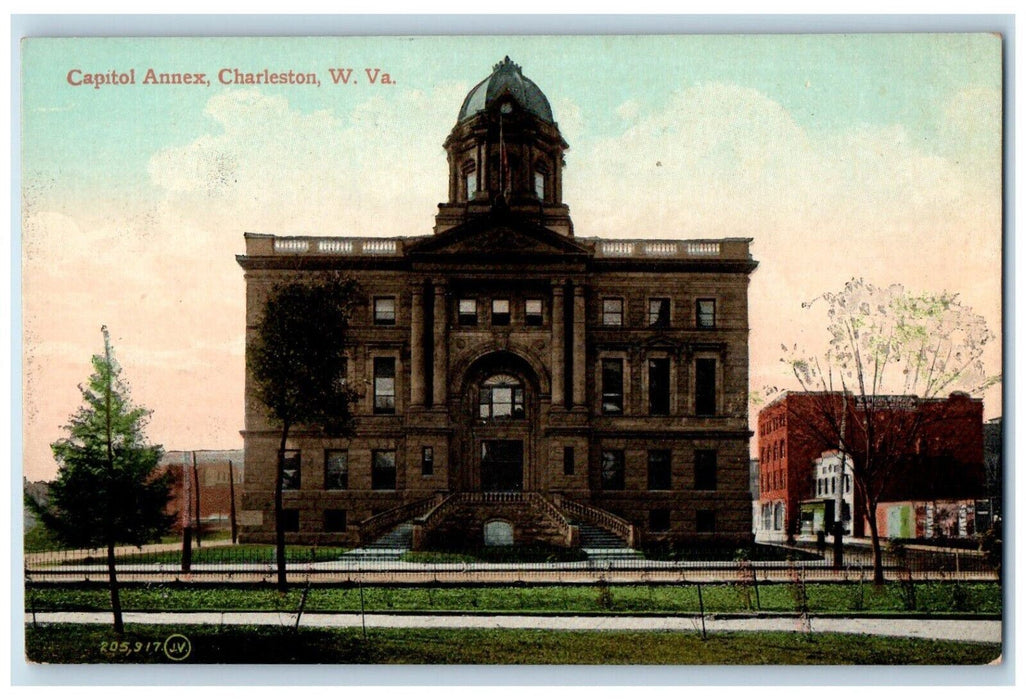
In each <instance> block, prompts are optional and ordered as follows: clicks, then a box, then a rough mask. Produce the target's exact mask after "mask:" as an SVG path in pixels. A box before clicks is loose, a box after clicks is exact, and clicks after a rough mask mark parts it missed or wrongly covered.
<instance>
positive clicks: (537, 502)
mask: <svg viewBox="0 0 1026 700" xmlns="http://www.w3.org/2000/svg"><path fill="white" fill-rule="evenodd" d="M527 500H528V501H529V502H530V503H531V504H532V505H534V506H535V507H537V508H538V509H540V510H541V511H542V514H543V515H547V516H548V517H549V519H550V520H551V521H552V522H553V523H554V524H555V525H556V528H557V529H558V530H559V534H561V535H562V536H563V539H564V541H565V542H566V543H567V546H570V547H572V546H575V545H576V544H577V542H578V541H579V537H580V535H579V534H577V535H576V536H575V532H574V531H575V530H577V528H576V527H575V526H574V525H571V524H570V521H569V520H567V519H566V516H564V515H563V513H562V512H560V510H559V508H557V507H556V506H555V505H554V504H553V503H552V502H551V501H549V500H548V499H547V498H545V497H544V496H542V495H541V494H540V493H536V492H531V493H529V494H527Z"/></svg>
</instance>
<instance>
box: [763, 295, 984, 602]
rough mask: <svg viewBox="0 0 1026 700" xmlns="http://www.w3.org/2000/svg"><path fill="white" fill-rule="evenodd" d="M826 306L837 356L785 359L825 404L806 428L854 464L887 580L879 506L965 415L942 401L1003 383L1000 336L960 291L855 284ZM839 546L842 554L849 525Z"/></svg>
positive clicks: (792, 351)
mask: <svg viewBox="0 0 1026 700" xmlns="http://www.w3.org/2000/svg"><path fill="white" fill-rule="evenodd" d="M820 303H822V304H825V305H826V313H827V332H828V335H829V342H828V345H827V349H826V350H825V351H824V352H822V353H821V354H819V355H813V354H807V353H804V352H803V351H800V350H799V349H798V348H797V346H795V347H792V348H788V347H787V346H784V347H783V350H784V353H785V357H783V358H782V361H783V362H784V363H785V364H786V365H787V366H788V367H789V369H790V370H791V372H792V373H793V375H794V377H795V378H796V379H797V380H798V383H799V385H800V386H801V388H802V390H803V391H805V392H810V394H811V396H812V398H813V400H814V401H815V404H814V405H815V409H814V411H813V413H814V415H813V417H812V418H811V419H809V420H806V421H805V424H804V425H803V426H801V428H800V429H804V432H805V433H806V437H808V438H810V439H816V440H817V441H818V442H820V443H821V444H822V445H823V446H824V449H831V448H838V449H840V450H842V452H844V453H845V454H846V455H848V457H849V458H850V459H849V460H848V464H849V465H850V468H851V473H852V476H853V479H854V482H855V487H856V488H855V493H856V497H857V498H861V501H862V505H863V506H864V508H865V510H866V513H867V514H868V515H869V516H870V517H869V518H868V521H869V525H870V534H871V537H872V542H873V575H874V580H875V581H876V582H882V581H883V562H882V552H881V548H880V534H879V532H878V527H877V523H876V517H875V515H876V506H877V504H878V503H879V502H880V499H881V496H882V495H883V494H884V493H885V491H886V489H887V487H888V486H889V485H890V483H891V482H892V480H893V479H894V478H895V477H896V476H898V475H900V474H901V473H903V470H905V469H906V468H908V467H909V466H910V455H912V454H914V453H915V452H917V451H919V450H920V448H921V446H922V443H923V441H924V439H925V438H926V437H927V435H928V433H929V432H931V429H930V426H931V424H934V425H936V424H937V423H941V422H943V421H954V420H956V419H958V418H959V417H960V416H959V415H958V413H959V411H958V409H944V410H938V409H937V408H936V407H937V406H940V405H941V404H939V403H938V404H929V403H928V402H922V401H920V399H933V398H938V397H940V396H941V395H946V394H948V393H951V392H954V391H963V392H966V393H968V394H981V393H982V392H983V391H984V390H985V389H987V388H988V387H990V386H991V385H993V384H994V383H996V382H998V381H1000V376H989V375H987V373H986V371H985V368H984V365H983V353H984V350H985V347H986V344H987V343H988V342H990V341H992V340H993V339H994V336H993V334H991V332H990V331H989V330H988V329H987V324H986V321H985V320H984V319H983V317H982V316H980V315H978V314H975V313H974V312H973V311H972V309H971V308H969V307H968V306H965V305H963V304H962V303H961V302H960V301H959V300H958V296H957V295H956V294H950V293H947V292H942V293H940V294H913V293H910V292H908V291H906V290H905V289H904V287H902V286H901V285H898V284H894V285H890V286H888V287H878V286H875V285H872V284H870V283H867V282H865V281H864V280H862V279H852V280H851V281H849V282H848V283H847V284H846V285H845V286H844V288H843V289H842V290H841V291H840V292H836V293H833V292H831V293H826V294H823V295H822V296H820V297H818V298H817V299H815V300H813V301H812V302H809V303H806V304H803V307H805V308H810V307H812V306H815V305H817V304H820ZM836 536H837V540H836V546H837V548H838V550H837V551H838V553H839V549H840V528H838V529H837V533H836Z"/></svg>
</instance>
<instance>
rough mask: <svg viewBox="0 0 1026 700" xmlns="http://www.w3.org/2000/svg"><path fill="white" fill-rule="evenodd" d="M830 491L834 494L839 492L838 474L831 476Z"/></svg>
mask: <svg viewBox="0 0 1026 700" xmlns="http://www.w3.org/2000/svg"><path fill="white" fill-rule="evenodd" d="M830 493H832V494H834V493H837V477H836V476H832V477H830Z"/></svg>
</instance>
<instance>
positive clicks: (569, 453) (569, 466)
mask: <svg viewBox="0 0 1026 700" xmlns="http://www.w3.org/2000/svg"><path fill="white" fill-rule="evenodd" d="M573 473H574V448H573V447H571V446H569V445H566V446H564V447H563V476H572V475H573Z"/></svg>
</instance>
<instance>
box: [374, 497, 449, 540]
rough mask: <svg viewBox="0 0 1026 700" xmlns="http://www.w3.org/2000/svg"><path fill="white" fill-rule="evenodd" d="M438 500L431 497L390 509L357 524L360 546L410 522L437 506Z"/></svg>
mask: <svg viewBox="0 0 1026 700" xmlns="http://www.w3.org/2000/svg"><path fill="white" fill-rule="evenodd" d="M438 502H439V498H438V497H437V496H432V497H431V498H425V499H422V500H420V501H414V502H412V503H407V504H405V505H401V506H397V507H395V508H390V509H389V510H386V511H385V512H383V513H378V514H377V515H372V516H371V517H369V518H367V519H366V520H364V521H362V522H361V523H360V524H359V533H360V544H362V545H367V544H370V543H371V542H373V541H374V540H376V539H377V538H378V537H381V536H382V535H384V534H385V533H386V532H388V531H389V530H391V529H392V528H394V527H395V526H396V525H399V524H401V523H404V522H406V521H407V520H412V519H413V518H416V517H417V516H419V515H421V514H423V513H425V512H426V511H428V510H429V509H430V508H432V507H434V506H435V505H437V504H438Z"/></svg>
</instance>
